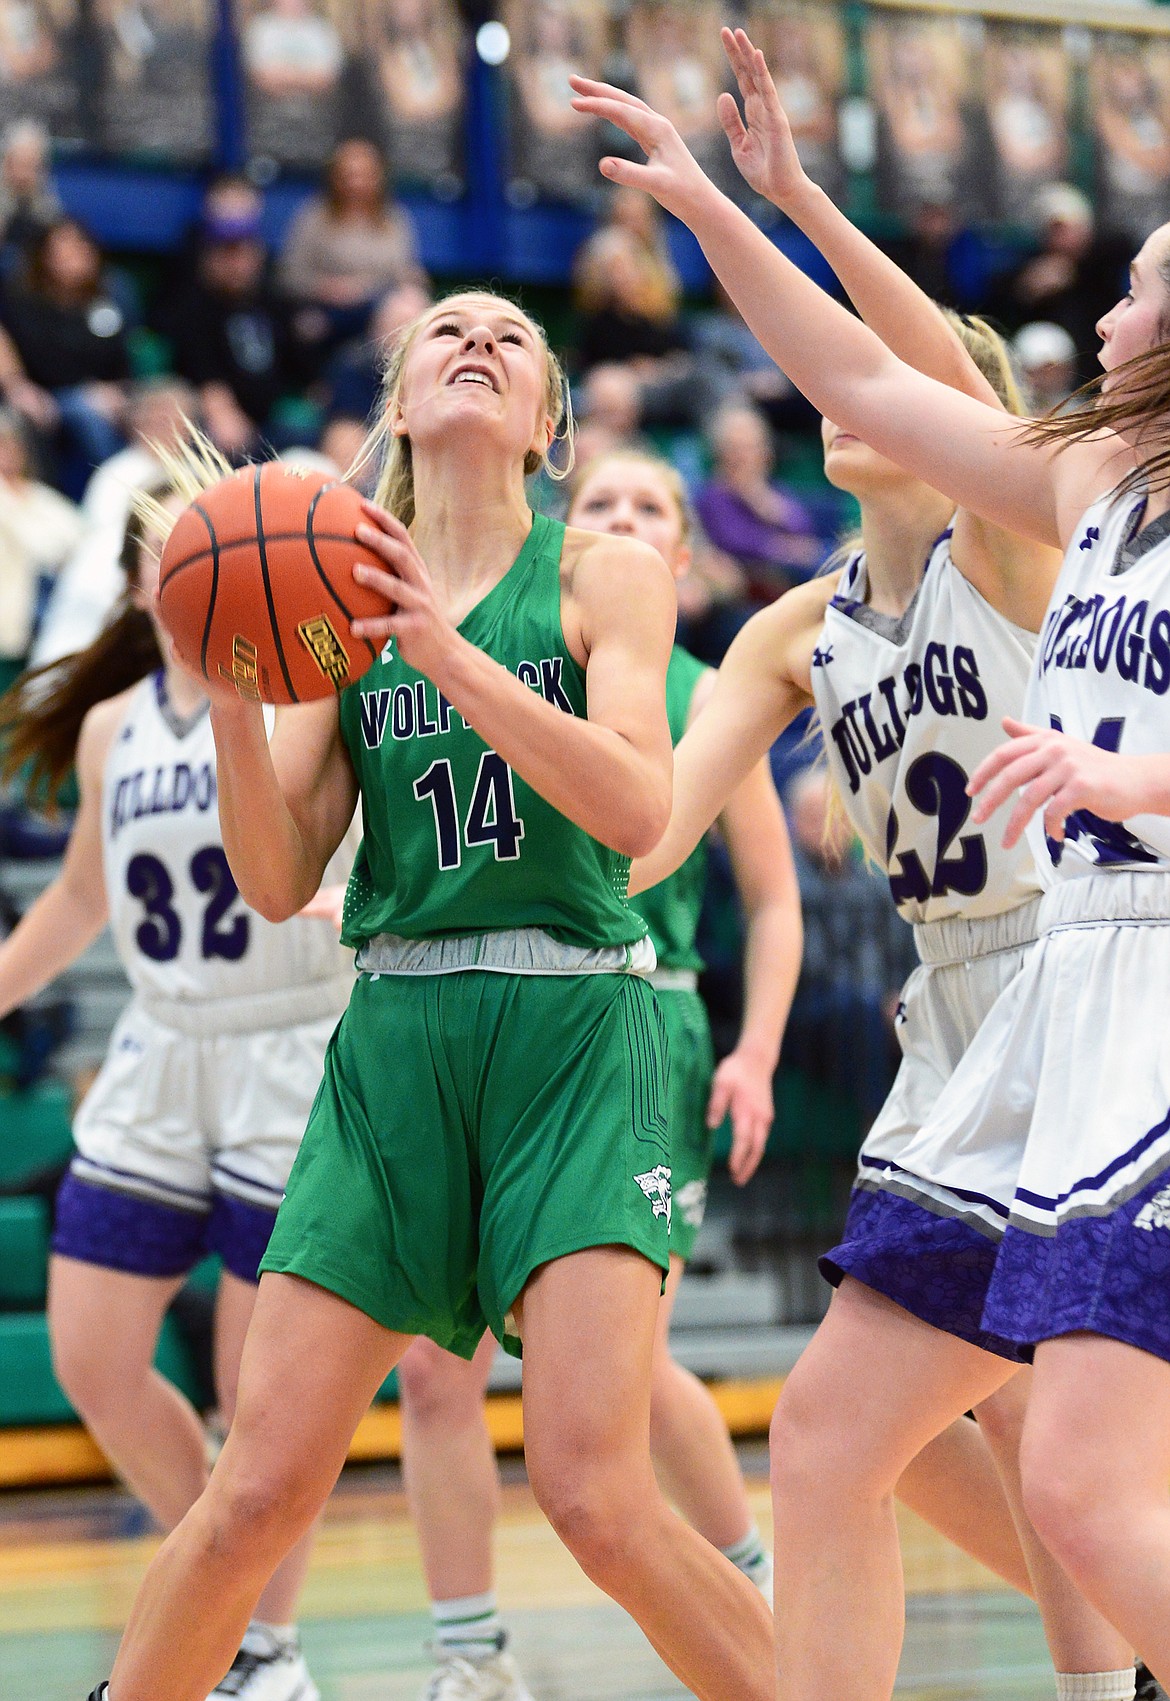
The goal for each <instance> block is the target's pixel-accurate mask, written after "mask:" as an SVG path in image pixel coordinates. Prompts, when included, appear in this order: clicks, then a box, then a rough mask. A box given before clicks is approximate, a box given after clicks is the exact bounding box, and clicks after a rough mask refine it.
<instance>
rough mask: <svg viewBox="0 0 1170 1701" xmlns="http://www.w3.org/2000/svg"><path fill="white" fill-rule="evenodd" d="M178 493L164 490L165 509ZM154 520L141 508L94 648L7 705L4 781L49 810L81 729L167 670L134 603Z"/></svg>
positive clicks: (29, 679)
mask: <svg viewBox="0 0 1170 1701" xmlns="http://www.w3.org/2000/svg"><path fill="white" fill-rule="evenodd" d="M173 488H174V487H173V485H171V484H170V483H169V482H167V483H162V482H160V483H158V484H156V485H154V486H153V487H151V489H150V492H149V494H150V496H151V497H152V498H153V499H154V500H155V501H156V502H159V501H162V500H163V499H164V498H165V497H166V496H168V495H170V494H171V492H172V490H173ZM146 529H147V519H146V517H145V515H144V513H143V511H142V510H140V509H139V508H138V507H137V506H135V508H134V509H133V510H132V512H131V514H130V517H129V518H128V520H127V521H126V529H125V532H124V533H123V536H122V549H121V554H120V556H119V560H120V562H121V566H122V570H123V572H124V573H125V574H126V581H127V582H126V587H125V589H124V590H123V592H122V594H121V596H120V597H119V598H118V601H117V602H116V603H115V605H114V608H113V610H112V611H111V614H110V618H109V620H108V621H107V622H106V624H105V625H104V626H103V627H102V629H101V631H100V632H99V633H98V635H97V637H96V638H95V639H94V640H93V642H92V644H89V645H87V646H86V648H85V649H84V650H77V651H75V652H74V653H73V654H72V655H68V656H62V657H60V659H59V660H57V661H53V662H48V663H47V664H46V665H45V666H44V667H34V668H32V669H30V670H29V672H27V673H23V674H21V676H20V678H19V679H18V680H17V681H16V683H15V684H14V685H12V686H11V687H10V688H9V689H8V690H7V691H6V692H5V693H4V695H3V696H2V697H0V746H2V752H0V777H3V778H4V779H7V780H11V779H13V778H14V777H15V776H16V775H17V774H18V773H21V772H22V771H25V770H26V771H25V772H24V780H25V786H26V789H27V792H28V795H29V797H30V798H31V799H32V800H33V801H34V802H36V803H38V804H41V805H43V806H45V807H47V808H49V809H50V810H55V809H56V808H57V801H56V800H57V794H58V792H59V791H60V788H61V785H62V783H63V782H64V780H65V778H66V776H67V775H68V773H69V770H70V768H71V767H72V766H73V760H74V757H75V756H76V754H77V740H78V737H79V736H80V733H81V723H82V721H84V719H85V717H86V715H87V714H88V713H89V711H90V710H91V709H92V708H94V707H95V706H96V705H97V704H98V703H104V702H106V701H107V700H108V699H109V698H111V697H116V696H117V695H118V693H119V692H121V691H126V690H128V689H129V687H130V686H131V685H137V683H138V681H139V680H140V679H145V678H146V676H147V674H150V673H153V672H154V671H155V669H156V668H158V667H161V665H162V660H163V658H162V652H161V651H160V649H159V647H158V639H157V637H156V636H155V630H154V626H153V625H152V623H151V619H150V616H149V615H148V614H147V612H146V610H145V609H144V608H142V607H140V606H139V604H138V603H137V602H136V601H135V600H134V575H135V572H136V570H137V567H138V560H139V556H140V554H141V551H142V550H143V548H144V547H145V543H146Z"/></svg>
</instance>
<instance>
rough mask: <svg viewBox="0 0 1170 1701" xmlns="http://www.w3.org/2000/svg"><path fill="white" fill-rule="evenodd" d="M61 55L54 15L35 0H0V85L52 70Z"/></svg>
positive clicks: (31, 77) (29, 78) (34, 76)
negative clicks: (54, 25)
mask: <svg viewBox="0 0 1170 1701" xmlns="http://www.w3.org/2000/svg"><path fill="white" fill-rule="evenodd" d="M59 57H60V54H59V49H58V47H57V43H56V41H55V39H54V31H53V19H52V16H51V14H48V9H47V8H46V7H44V6H43V5H38V4H37V3H36V0H32V3H31V4H30V0H3V3H2V4H0V85H3V84H5V83H27V82H31V81H32V80H33V79H34V78H36V77H44V76H47V75H48V73H49V72H50V71H53V70H55V68H56V66H57V63H58V59H59Z"/></svg>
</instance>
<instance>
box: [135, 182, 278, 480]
mask: <svg viewBox="0 0 1170 1701" xmlns="http://www.w3.org/2000/svg"><path fill="white" fill-rule="evenodd" d="M250 195H251V196H255V191H254V190H251V188H250V185H248V184H247V183H242V184H241V183H240V182H239V181H238V180H231V179H228V180H224V181H222V182H221V183H220V184H219V185H217V186H216V189H215V193H214V195H211V194H209V196H208V198H207V202H206V204H205V210H204V216H203V223H202V228H201V231H200V236H199V241H198V244H197V248H196V259H195V275H194V277H192V278H190V279H189V280H188V282H187V283H186V284H185V285H180V286H179V287H178V288H177V289H176V290H174V291H173V292H172V293H171V294H169V295H168V296H167V298H166V299H165V300H164V301H163V302H162V303H160V309H159V313H158V318H157V326H158V329H159V330H160V331H161V332H162V333H163V335H164V336H166V337H168V338H169V340H170V343H171V346H172V349H173V352H174V365H175V370H176V371H177V372H178V373H179V375H180V376H181V377H183V378H185V379H186V380H187V381H188V383H190V384H193V385H194V387H195V389H196V391H197V393H198V398H199V409H200V413H201V416H202V424H203V428H204V430H205V431H206V432H207V434H208V436H209V437H210V438H211V439H212V441H213V442H214V443H215V444H216V445H217V446H218V447H219V448H220V449H221V450H222V451H223V453H224V454H225V455H227V456H228V458H229V459H241V458H243V457H245V456H246V455H247V454H249V453H250V452H251V451H253V450H255V449H256V448H257V447H258V446H259V443H260V440H261V435H262V433H263V432H265V431H269V430H272V429H273V428H274V426H273V420H272V413H273V409H274V408H275V406H276V404H277V402H278V401H279V400H280V399H281V397H282V396H284V395H285V394H287V393H288V392H289V391H290V390H292V389H293V388H294V387H295V386H296V385H297V384H303V383H304V382H305V380H306V379H307V378H308V377H309V375H310V366H311V360H310V355H309V353H308V351H307V349H306V347H305V345H304V344H303V343H301V342H300V341H299V340H298V339H297V336H296V332H295V328H294V322H293V321H294V312H293V307H292V304H291V302H289V301H288V299H287V298H286V297H285V296H283V295H282V294H281V293H280V291H279V290H278V289H277V288H276V287H275V286H274V285H273V284H272V282H271V281H270V279H269V275H268V251H267V249H266V247H265V245H264V240H263V237H262V235H261V228H260V207H259V199H258V197H256V199H255V201H253V200H251V199H250V198H249V196H250Z"/></svg>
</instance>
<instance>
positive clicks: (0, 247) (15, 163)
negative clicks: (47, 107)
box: [0, 118, 61, 274]
mask: <svg viewBox="0 0 1170 1701" xmlns="http://www.w3.org/2000/svg"><path fill="white" fill-rule="evenodd" d="M60 217H61V202H60V199H59V197H58V195H57V191H56V190H55V189H54V187H53V185H52V182H51V181H50V179H49V132H48V131H47V130H46V129H45V127H44V125H43V124H38V123H37V122H36V121H35V120H34V119H31V118H24V119H19V120H18V121H17V122H16V123H15V124H10V125H9V127H8V129H7V130H5V132H4V136H3V139H2V140H0V274H5V273H8V272H11V271H13V270H15V269H16V268H18V267H19V266H20V264H21V263H22V262H23V261H24V260H25V259H26V257H27V255H28V252H29V250H30V249H31V248H32V247H33V245H34V244H35V243H36V241H37V239H38V238H39V237H40V236H41V234H42V233H43V232H44V231H46V230H47V229H48V228H49V226H50V225H51V224H55V223H56V221H57V220H58V219H59V218H60Z"/></svg>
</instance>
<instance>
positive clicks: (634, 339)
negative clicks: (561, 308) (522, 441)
mask: <svg viewBox="0 0 1170 1701" xmlns="http://www.w3.org/2000/svg"><path fill="white" fill-rule="evenodd" d="M573 270H574V280H575V283H576V304H577V307H578V310H579V313H580V326H581V329H580V335H579V337H578V341H577V356H578V364H579V366H580V368H581V370H582V372H586V373H588V372H590V371H592V369H593V368H594V367H595V366H604V365H611V364H614V363H616V364H619V365H625V366H628V367H629V369H630V371H631V372H632V373H633V375H634V377H635V378H636V379H637V381H638V385H639V390H640V398H641V399H640V406H641V413H642V418H643V420H644V421H645V422H646V423H647V424H670V425H679V424H681V425H694V424H698V423H699V419H700V417H701V414H702V412H703V404H704V393H703V390H702V386H701V385H697V384H696V383H695V379H696V376H697V375H696V369H695V361H694V357H693V356H692V354H691V352H690V349H689V347H688V342H687V336H686V332H685V330H684V328H683V325H682V321H681V319H680V318H679V313H678V300H677V294H676V289H675V280H673V279H672V278H671V277H669V276H668V275H667V274H666V273H664V271H663V270H662V268H661V266H660V265H659V264H658V263H657V261H656V260H655V258H654V256H653V255H651V254H648V253H647V250H646V247H645V245H644V243H643V242H642V241H641V239H640V238H639V237H637V236H634V235H632V234H631V232H630V231H629V230H627V229H625V228H623V227H622V226H621V225H618V224H613V223H610V224H607V225H604V226H603V227H602V228H601V229H600V230H598V231H595V232H594V234H593V235H592V236H591V237H589V239H588V241H587V242H586V243H585V244H584V246H583V249H582V250H581V252H580V253H579V254H578V257H577V260H576V261H575V263H574V268H573Z"/></svg>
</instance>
